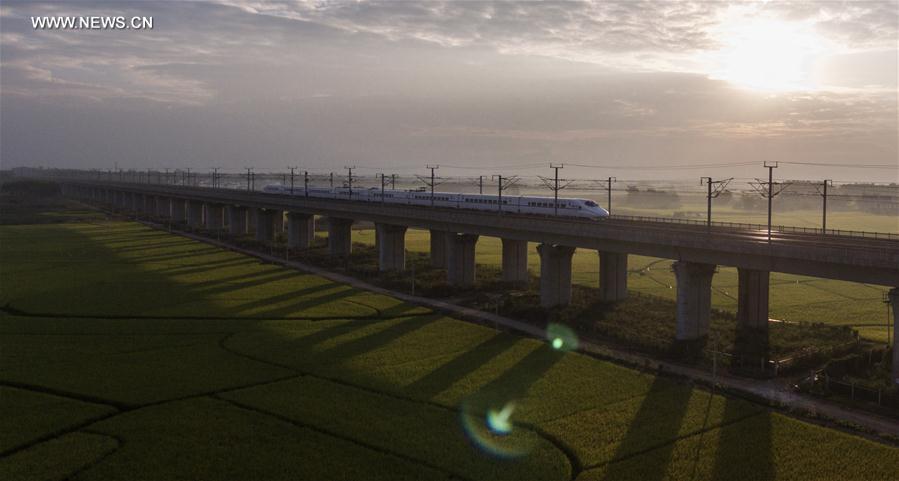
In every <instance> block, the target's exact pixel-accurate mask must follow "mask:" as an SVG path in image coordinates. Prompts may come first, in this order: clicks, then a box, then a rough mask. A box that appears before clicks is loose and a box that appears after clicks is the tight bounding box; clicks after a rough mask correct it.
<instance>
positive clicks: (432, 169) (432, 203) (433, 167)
mask: <svg viewBox="0 0 899 481" xmlns="http://www.w3.org/2000/svg"><path fill="white" fill-rule="evenodd" d="M425 168H427V169H431V184H430V185H431V206H433V205H434V184H435V182H434V181H435V177H434V171H435V170H437V169H439V168H440V166H439V165H435V166H430V165H428V166H425Z"/></svg>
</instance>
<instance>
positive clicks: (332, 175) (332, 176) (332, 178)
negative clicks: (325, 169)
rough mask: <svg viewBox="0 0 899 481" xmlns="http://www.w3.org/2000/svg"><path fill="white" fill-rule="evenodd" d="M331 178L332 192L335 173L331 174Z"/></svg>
mask: <svg viewBox="0 0 899 481" xmlns="http://www.w3.org/2000/svg"><path fill="white" fill-rule="evenodd" d="M329 177H330V178H331V190H334V172H331V173H330V174H329Z"/></svg>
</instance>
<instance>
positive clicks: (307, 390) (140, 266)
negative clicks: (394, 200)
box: [0, 220, 899, 480]
mask: <svg viewBox="0 0 899 481" xmlns="http://www.w3.org/2000/svg"><path fill="white" fill-rule="evenodd" d="M0 265H2V268H3V269H2V271H0V292H2V302H0V304H3V305H6V306H7V309H6V311H5V312H3V313H2V314H0V316H2V318H0V348H2V352H3V356H2V358H0V386H2V395H0V402H2V405H0V407H2V409H3V412H4V416H3V418H4V424H3V432H4V438H2V439H3V443H4V444H3V446H4V448H3V452H4V453H5V454H4V455H2V457H0V477H2V478H3V479H64V478H68V479H78V480H105V479H410V480H411V479H414V480H424V479H449V478H452V479H470V480H480V479H494V478H495V479H540V480H555V479H558V480H568V479H572V478H575V477H576V478H577V479H642V480H653V479H698V480H702V479H725V478H726V479H730V478H733V479H746V476H748V474H747V473H749V474H752V475H753V476H752V479H799V478H801V477H802V476H807V477H808V478H812V477H814V478H815V479H822V480H831V479H832V480H837V479H866V480H870V479H874V480H876V479H888V477H889V476H891V475H892V474H894V473H895V472H897V470H899V449H897V448H896V447H892V446H887V445H881V444H877V443H873V442H870V441H867V440H864V439H862V438H859V437H856V436H852V435H848V434H844V433H842V432H838V431H834V430H831V429H827V428H822V427H819V426H815V425H811V424H807V423H804V422H800V421H796V420H794V419H790V418H786V417H784V416H781V415H779V414H774V413H771V412H769V411H767V410H766V409H764V408H762V407H760V406H757V405H753V404H751V403H749V402H746V401H741V400H738V399H733V398H728V397H724V396H721V395H718V394H712V393H709V392H708V391H705V390H701V389H698V388H695V387H693V386H692V385H690V384H685V383H679V382H677V381H675V380H672V379H667V378H662V377H656V376H654V375H652V374H649V373H644V372H639V371H634V370H631V369H627V368H624V367H621V366H618V365H615V364H611V363H608V362H604V361H599V360H596V359H593V358H590V357H586V356H583V355H579V354H575V353H562V352H559V351H554V350H552V349H549V348H548V347H547V346H546V344H545V343H543V342H540V341H538V340H533V339H525V338H520V337H517V336H514V335H511V334H507V333H500V332H497V331H495V330H493V329H490V328H487V327H484V326H478V325H473V324H469V323H465V322H461V321H457V320H454V319H451V318H447V317H444V316H441V315H437V314H434V313H432V312H429V311H427V310H426V309H422V308H416V307H413V306H408V305H405V304H402V303H400V302H398V301H396V300H394V299H391V298H388V297H384V296H377V295H373V294H369V293H365V292H361V291H358V290H355V289H352V288H348V287H345V286H340V285H337V284H333V283H331V282H329V281H326V280H324V279H321V278H318V277H315V276H310V275H305V274H301V273H296V272H293V271H289V270H285V269H282V268H280V267H275V266H271V265H267V264H260V263H258V262H257V261H254V260H251V259H248V258H246V257H243V256H239V255H237V254H233V253H229V252H226V251H222V250H219V249H213V248H210V247H209V246H206V245H203V244H200V243H197V242H193V241H187V240H185V239H184V238H180V237H177V236H173V235H169V234H167V233H162V232H158V231H153V230H150V229H148V228H145V227H142V226H139V225H136V224H132V223H127V222H117V221H111V220H93V221H91V223H85V222H68V223H60V224H53V225H17V226H6V227H0ZM10 308H12V309H10ZM510 403H514V404H511V408H510V409H511V412H512V415H511V420H512V422H513V423H514V429H513V430H512V432H511V433H510V434H507V435H500V434H496V433H494V432H492V431H490V430H489V429H488V428H487V426H486V421H485V419H486V414H487V412H489V411H490V410H494V411H496V410H499V409H502V408H504V407H508V406H510ZM747 447H750V448H751V449H747ZM822 454H825V455H826V456H822ZM740 476H743V477H744V478H740Z"/></svg>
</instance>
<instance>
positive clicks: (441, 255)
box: [430, 229, 449, 267]
mask: <svg viewBox="0 0 899 481" xmlns="http://www.w3.org/2000/svg"><path fill="white" fill-rule="evenodd" d="M430 233H431V265H432V266H434V267H446V236H447V234H449V233H448V232H445V231H442V230H433V229H432V230H431V232H430Z"/></svg>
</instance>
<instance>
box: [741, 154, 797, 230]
mask: <svg viewBox="0 0 899 481" xmlns="http://www.w3.org/2000/svg"><path fill="white" fill-rule="evenodd" d="M764 167H765V168H766V169H768V181H767V182H765V181H764V180H762V179H755V180H756V182H755V183H751V184H749V185H751V186H752V188H753V189H755V190H756V192H758V193H759V194H760V195H761V196H762V197H765V198H767V199H768V242H771V202H772V201H773V200H774V197H776V196H777V195H779V194H780V193H781V192H783V191H784V189H786V188H787V187H789V186H790V183H789V182H774V169H776V168H777V162H772V163H768V162H765V164H764ZM766 184H767V187H763V186H764V185H766ZM775 185H778V186H780V188H779V189H778V190H777V192H774V186H775Z"/></svg>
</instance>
